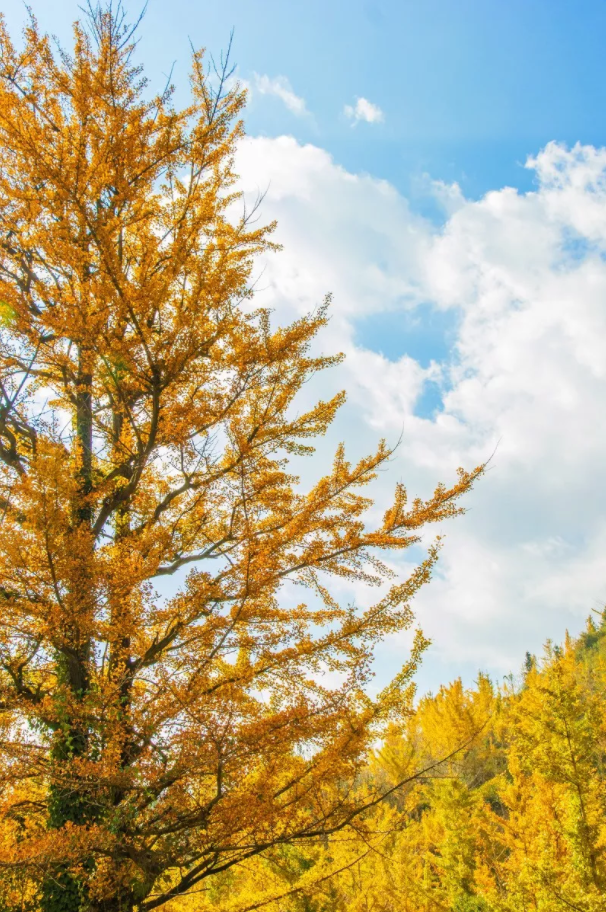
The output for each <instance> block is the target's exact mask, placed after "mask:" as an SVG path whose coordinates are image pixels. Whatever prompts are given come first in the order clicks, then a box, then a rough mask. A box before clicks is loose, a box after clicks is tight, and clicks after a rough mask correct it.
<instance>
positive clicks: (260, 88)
mask: <svg viewBox="0 0 606 912" xmlns="http://www.w3.org/2000/svg"><path fill="white" fill-rule="evenodd" d="M253 77H254V88H255V90H256V91H257V92H259V94H260V95H274V96H275V97H276V98H279V99H280V101H282V102H283V103H284V104H285V105H286V107H287V108H288V110H289V111H292V113H293V114H296V115H297V116H298V117H300V116H302V115H304V114H307V113H308V111H307V107H306V105H305V99H304V98H301V97H300V96H299V95H296V94H295V93H294V92H293V89H292V86H291V84H290V82H289V81H288V79H287V78H286V76H275V77H274V78H273V79H272V78H271V77H269V76H266V75H261V74H259V73H253Z"/></svg>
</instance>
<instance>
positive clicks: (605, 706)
mask: <svg viewBox="0 0 606 912" xmlns="http://www.w3.org/2000/svg"><path fill="white" fill-rule="evenodd" d="M466 743H467V747H464V748H463V749H462V750H460V751H458V752H456V753H455V754H454V756H452V757H451V758H450V759H449V760H447V761H445V762H439V761H440V759H441V758H443V757H445V756H447V755H449V754H451V753H452V752H453V751H457V748H458V747H459V746H460V745H462V744H463V745H465V744H466ZM432 767H433V768H432ZM420 769H427V773H426V774H425V775H423V776H421V777H420V778H419V779H414V780H413V781H412V782H411V784H410V785H409V786H408V787H407V786H404V787H402V788H401V789H398V790H396V791H394V792H393V794H392V795H391V797H390V798H388V799H386V801H385V802H383V803H381V804H379V805H377V806H376V807H375V808H372V809H370V810H369V811H368V813H367V814H366V815H365V816H364V818H363V819H362V820H359V821H357V822H356V824H355V825H353V826H351V827H349V828H347V829H346V830H345V831H342V832H340V833H339V834H338V835H336V836H334V837H332V838H331V839H327V840H325V841H324V843H323V844H322V845H317V844H316V845H309V844H308V845H305V844H304V843H303V844H300V845H298V846H295V847H288V848H275V849H273V850H272V851H271V853H270V854H268V855H267V856H265V857H264V858H263V859H257V860H255V861H254V862H252V863H249V864H247V865H246V866H245V867H243V868H241V869H239V870H238V871H237V872H230V873H228V874H226V875H225V876H224V877H223V878H221V877H219V878H217V880H216V882H215V883H214V884H213V886H212V887H211V888H210V889H209V890H208V891H207V892H204V893H198V894H195V895H194V896H192V897H191V898H188V899H186V900H180V901H178V902H175V903H174V905H173V906H172V908H173V909H174V912H177V910H182V912H194V910H197V909H199V910H207V909H215V908H216V909H221V910H232V909H233V910H243V909H251V910H252V909H258V908H265V909H267V910H268V912H269V910H278V909H279V910H283V912H341V910H343V912H344V910H355V912H358V910H359V912H371V910H372V912H395V910H397V912H442V910H443V912H527V910H531V909H532V910H534V909H536V910H545V912H547V910H549V912H556V910H562V912H564V910H571V909H572V910H582V912H598V910H603V909H604V908H606V900H605V891H606V612H604V613H603V614H602V616H601V617H600V619H599V624H596V623H595V622H594V621H593V620H592V619H591V618H590V619H589V620H588V622H587V628H586V630H585V632H584V633H583V634H582V635H581V636H580V637H579V638H578V639H573V638H571V637H567V638H566V641H565V643H564V644H563V646H561V647H560V646H554V645H552V644H551V643H549V642H548V643H547V645H546V647H545V650H544V654H543V655H542V656H541V657H540V658H535V657H534V656H531V655H529V654H527V658H526V663H525V667H524V669H523V671H522V673H521V674H520V675H519V676H517V677H514V676H511V677H510V678H508V679H505V682H504V683H503V685H502V686H497V685H495V684H494V683H493V682H491V681H490V679H489V678H488V677H487V676H485V675H482V674H481V675H479V677H478V679H477V682H476V684H475V685H474V686H473V687H472V688H470V689H467V690H466V689H464V688H463V687H462V685H461V681H460V680H457V681H455V682H454V683H452V684H450V685H449V686H444V687H442V688H441V689H440V691H439V693H437V694H435V695H428V696H425V697H424V698H423V699H421V701H420V703H419V706H418V709H417V711H416V712H415V713H414V714H412V715H411V716H410V718H409V720H408V723H407V724H406V725H405V726H404V727H402V726H397V725H394V726H393V728H392V729H391V731H390V733H389V735H388V737H387V739H386V741H385V743H384V744H383V745H382V746H381V748H380V749H378V750H377V751H376V752H375V755H374V757H373V760H372V762H371V764H370V765H369V766H368V767H367V768H366V770H365V771H364V775H363V777H362V779H361V781H359V782H358V785H357V787H358V789H360V790H361V791H362V792H364V790H368V792H369V793H372V791H373V787H372V784H373V780H374V785H375V788H376V785H377V780H379V782H380V784H381V786H384V785H388V786H390V785H393V784H394V783H396V782H399V781H401V780H402V779H405V778H406V777H407V776H412V775H413V774H415V773H417V772H418V771H419V770H420Z"/></svg>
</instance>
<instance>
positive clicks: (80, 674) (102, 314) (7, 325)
mask: <svg viewBox="0 0 606 912" xmlns="http://www.w3.org/2000/svg"><path fill="white" fill-rule="evenodd" d="M134 50H135V42H134V38H133V31H132V29H130V28H129V27H128V25H127V23H126V20H125V18H124V13H123V11H122V9H121V7H120V5H118V6H117V7H116V6H114V7H113V8H112V6H111V4H110V6H108V7H98V8H96V9H92V8H91V10H90V14H89V16H88V17H85V18H84V19H83V20H82V21H80V22H78V23H76V24H75V26H74V46H73V50H72V52H71V53H67V52H66V51H63V50H61V49H60V50H58V51H57V50H53V47H52V45H51V42H50V40H49V38H48V37H47V36H45V35H43V34H41V33H40V31H39V29H38V26H37V24H36V21H35V19H34V18H33V16H32V18H31V22H30V24H29V26H28V28H27V29H26V31H25V34H24V44H23V47H22V48H21V49H17V48H16V47H15V46H14V45H13V43H12V42H11V39H10V36H9V34H8V32H7V29H6V26H5V23H4V21H3V20H2V22H0V317H1V326H0V341H1V346H0V461H1V471H0V508H1V522H0V601H1V611H0V710H1V713H0V789H1V799H0V800H1V806H0V812H1V815H2V819H3V824H2V834H1V839H0V870H1V871H2V872H3V878H4V879H3V883H4V884H5V885H8V886H6V889H5V892H4V897H9V894H10V896H12V897H13V898H14V896H17V897H18V898H17V899H15V903H16V904H17V905H16V907H17V908H19V909H25V908H32V909H37V908H41V909H43V910H45V912H51V910H53V912H54V910H59V909H64V910H69V912H76V910H78V909H90V910H94V909H97V910H107V912H118V910H120V912H126V910H131V909H133V908H135V907H136V908H138V909H140V910H146V912H147V910H152V909H155V908H159V907H161V906H163V905H164V904H165V903H166V902H168V901H169V900H171V899H173V898H174V897H176V896H179V895H181V894H183V893H184V892H186V891H188V890H191V889H192V888H195V887H196V886H197V885H200V884H201V883H202V882H203V881H204V882H206V880H207V879H208V878H209V877H211V875H219V874H221V872H227V871H229V870H230V869H232V868H233V867H234V866H235V865H237V864H241V863H242V862H243V861H245V860H246V859H249V858H251V857H254V856H257V855H259V854H260V853H263V852H266V851H268V850H269V849H271V848H272V847H278V846H287V845H292V844H295V843H297V841H300V840H309V839H313V838H316V837H323V838H325V837H327V836H328V835H329V834H331V833H334V832H336V831H338V830H339V829H341V828H342V827H344V826H345V825H347V824H348V823H350V822H352V821H353V820H355V819H357V818H358V817H359V816H360V815H361V814H363V812H364V809H365V808H368V807H371V806H373V805H374V804H375V803H376V802H378V801H380V799H381V798H382V797H384V795H385V793H386V791H388V790H389V789H391V788H393V787H394V786H393V783H392V784H391V785H390V786H389V789H388V787H387V786H386V785H384V784H378V785H377V787H372V788H369V789H367V790H366V791H363V792H360V791H359V790H358V789H357V787H355V783H356V782H357V779H358V778H359V772H360V769H361V767H362V764H363V762H364V760H365V758H366V757H367V756H368V754H369V751H370V749H371V746H372V744H373V743H374V740H375V739H376V738H377V737H378V736H379V735H380V734H381V732H383V731H384V730H385V726H386V725H388V724H389V720H390V719H394V718H398V717H401V716H402V714H403V713H404V714H405V713H406V711H407V710H408V709H409V707H410V699H411V693H412V691H411V676H412V674H413V672H414V669H415V667H416V663H417V662H418V660H419V657H420V654H421V652H422V650H423V647H424V645H425V641H424V639H423V637H422V635H421V634H418V635H417V638H416V640H415V645H414V648H413V650H412V653H411V656H410V659H409V661H408V662H407V663H406V664H405V665H404V667H403V669H402V672H401V674H400V675H399V676H397V677H396V679H395V680H394V681H393V682H392V683H391V684H390V685H389V686H388V687H387V688H385V689H384V690H383V692H382V693H381V694H379V695H378V697H376V698H371V697H370V696H369V695H368V692H367V690H366V689H365V688H366V685H367V683H368V680H369V675H370V673H371V669H370V664H371V659H372V652H373V647H374V646H375V644H376V643H377V642H378V641H379V640H380V639H381V638H383V637H385V636H386V635H387V634H390V633H393V632H395V631H398V630H401V629H403V628H407V627H410V626H411V624H412V622H413V615H412V610H411V607H410V600H411V598H412V596H413V595H414V593H415V592H416V591H417V590H418V588H419V587H420V586H421V585H422V584H423V583H424V582H426V581H427V580H428V579H429V576H430V572H431V568H432V566H433V564H434V562H435V560H436V557H437V544H436V545H435V546H433V547H432V548H431V549H430V552H429V555H428V557H427V559H426V560H425V561H424V562H423V563H422V564H421V565H420V566H419V567H418V569H417V570H416V571H415V572H414V573H413V574H412V576H411V577H410V578H409V579H407V580H404V581H402V580H392V581H391V583H390V584H389V585H388V586H387V587H385V588H384V589H383V590H382V592H381V595H380V597H379V598H378V600H376V601H375V603H374V604H372V605H371V607H368V608H365V609H363V610H362V609H360V608H358V607H357V606H356V605H355V604H352V605H342V604H340V603H339V601H338V600H337V599H336V597H335V596H334V594H333V591H334V590H331V580H334V579H335V578H336V580H337V582H339V581H342V580H349V581H351V580H354V581H360V582H362V583H365V584H368V585H372V584H377V583H381V582H383V583H385V582H387V581H388V580H389V578H390V576H392V575H393V574H392V573H391V571H390V570H389V568H388V566H387V565H386V564H385V563H384V562H383V561H382V560H381V557H382V555H386V554H389V553H391V552H393V551H401V550H402V549H405V548H407V547H409V546H410V545H412V544H414V543H416V542H418V541H419V533H420V532H421V530H422V529H423V528H424V527H425V526H426V525H427V524H429V523H433V522H437V521H439V520H442V519H444V518H446V517H451V516H454V515H455V514H456V513H458V512H460V508H459V507H458V506H457V501H458V498H459V497H460V496H461V495H462V494H464V493H465V492H466V491H468V490H469V489H470V487H471V485H472V483H473V481H474V480H475V479H476V478H477V477H478V476H479V475H480V474H481V472H482V471H483V466H479V467H477V468H476V469H474V470H473V471H471V472H466V471H464V470H463V469H459V470H458V479H457V480H456V482H455V483H454V484H453V485H452V486H451V487H445V486H444V485H442V484H439V485H438V486H437V488H436V490H435V493H434V494H433V495H432V496H431V497H430V498H429V499H428V500H426V501H422V500H421V499H416V500H414V502H413V503H412V504H408V503H407V496H406V490H405V488H404V487H403V486H402V485H398V486H397V487H396V491H395V497H394V499H393V501H392V503H391V504H389V505H386V507H387V508H386V509H385V512H384V514H383V518H382V519H381V520H380V521H379V522H378V524H375V525H369V524H368V508H369V506H370V505H371V501H370V499H369V498H368V496H367V495H366V493H365V491H364V489H365V487H366V486H367V485H368V483H369V482H371V481H372V479H373V478H374V477H375V475H376V472H377V470H378V469H379V468H380V467H381V466H383V465H385V463H386V461H387V460H388V459H389V457H390V455H391V452H392V451H391V449H390V448H389V447H388V446H387V445H386V444H385V443H384V442H381V443H379V445H378V448H377V449H376V451H375V452H374V453H373V454H371V455H369V456H368V457H365V458H363V459H361V460H360V461H359V462H357V463H355V464H351V463H350V462H349V461H348V459H347V457H346V453H345V449H344V447H343V446H340V447H339V448H338V449H337V452H336V455H335V458H334V462H333V463H332V465H331V466H329V467H325V468H324V470H323V471H324V475H323V477H320V479H319V480H318V481H317V482H316V483H315V484H314V485H312V486H311V487H310V488H309V489H307V490H306V489H303V488H302V486H301V485H300V484H299V483H298V479H297V478H296V477H295V476H294V475H293V474H292V471H291V470H289V465H290V463H289V459H291V457H292V456H293V455H304V454H310V453H312V452H313V439H314V437H317V436H318V435H321V434H323V433H324V432H325V431H326V430H327V428H328V427H329V425H330V423H331V421H332V420H333V418H334V416H335V413H336V411H337V409H338V408H339V406H340V404H341V403H342V401H343V395H342V394H340V395H337V396H335V397H333V398H331V399H329V400H328V401H320V402H318V403H317V404H316V405H315V406H314V407H312V408H311V409H309V410H307V411H304V412H302V413H301V412H299V411H297V409H296V405H295V404H294V400H295V397H296V395H297V393H298V391H299V390H300V389H301V387H302V385H303V384H304V383H305V382H306V381H307V380H309V378H310V377H312V376H313V375H315V374H316V373H317V372H318V371H321V370H324V369H326V368H329V367H330V366H331V365H333V364H335V363H336V361H337V360H338V358H337V357H334V356H332V357H327V356H322V355H318V354H314V351H315V349H312V342H313V340H314V338H315V337H316V334H317V333H318V331H319V330H320V329H321V328H322V326H324V325H325V323H326V320H327V319H328V314H327V304H326V303H325V304H324V305H321V306H319V307H318V309H317V310H316V311H315V312H314V313H312V314H309V315H307V316H303V317H301V318H300V319H298V320H297V321H295V322H294V323H292V324H290V325H288V326H284V327H276V326H272V323H271V320H270V315H269V313H268V312H267V311H266V310H264V309H263V308H262V307H259V306H257V304H256V302H255V301H254V300H253V298H252V281H251V275H252V269H253V266H254V262H255V258H256V257H257V256H258V255H259V254H260V253H262V252H265V251H269V250H271V248H272V246H275V245H273V244H272V241H271V232H272V230H273V227H274V226H273V225H269V226H266V227H255V225H254V224H253V221H252V220H251V217H250V213H249V212H247V211H246V210H245V208H244V207H243V201H242V198H241V196H240V194H239V192H238V189H237V183H236V175H235V174H234V170H233V167H234V166H233V156H234V150H235V148H236V144H237V142H238V141H239V139H240V138H241V137H242V135H243V127H242V123H241V120H239V117H240V114H241V111H242V107H243V105H244V102H245V93H244V92H242V91H241V90H240V88H239V87H238V85H237V84H232V82H231V81H230V79H229V78H228V77H229V70H228V69H227V66H225V67H223V68H219V69H218V70H217V71H216V72H209V70H208V69H206V68H205V65H204V59H203V54H202V52H200V51H195V52H193V57H192V70H191V99H192V100H191V104H190V105H189V106H188V107H186V108H184V109H180V110H178V109H175V107H174V106H173V103H172V87H171V86H168V87H167V89H166V91H164V92H163V93H161V94H160V95H159V96H156V97H149V93H148V92H147V87H146V83H145V81H144V80H143V79H142V77H141V71H140V68H139V67H137V66H136V65H135V63H134V57H133V55H134ZM171 577H172V578H173V579H174V584H173V586H172V588H171V589H170V594H169V595H166V594H165V595H163V596H161V595H160V594H158V593H157V592H156V590H155V589H154V586H155V585H157V583H155V582H154V581H157V580H159V579H164V578H171ZM288 581H291V583H293V584H297V585H298V586H299V587H300V588H299V590H298V591H301V592H302V593H303V598H304V599H306V600H301V601H297V599H296V598H295V597H294V593H296V591H297V590H295V589H293V588H292V586H291V587H290V588H289V589H288V591H286V589H285V586H286V583H287V582H288ZM305 592H306V593H307V594H306V595H305ZM326 672H330V673H331V674H330V676H327V675H326ZM333 681H337V682H338V683H335V684H333V683H331V682H333ZM408 775H409V774H408V773H406V774H405V775H404V778H406V777H407V776H408ZM9 887H10V889H9ZM15 891H16V892H15ZM19 891H20V892H19ZM3 901H4V902H5V903H8V901H9V900H8V899H6V898H5V899H3ZM11 901H12V900H11ZM19 903H20V905H19ZM28 903H29V906H28Z"/></svg>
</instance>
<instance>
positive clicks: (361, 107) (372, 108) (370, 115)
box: [343, 98, 384, 126]
mask: <svg viewBox="0 0 606 912" xmlns="http://www.w3.org/2000/svg"><path fill="white" fill-rule="evenodd" d="M343 113H344V114H345V116H346V117H347V119H348V120H353V124H352V126H355V125H356V124H357V123H359V122H360V121H361V120H364V121H366V123H381V121H382V120H384V114H383V111H382V110H381V108H380V107H379V106H378V105H376V104H373V103H372V101H368V99H367V98H357V99H356V103H355V105H345V107H344V108H343Z"/></svg>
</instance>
